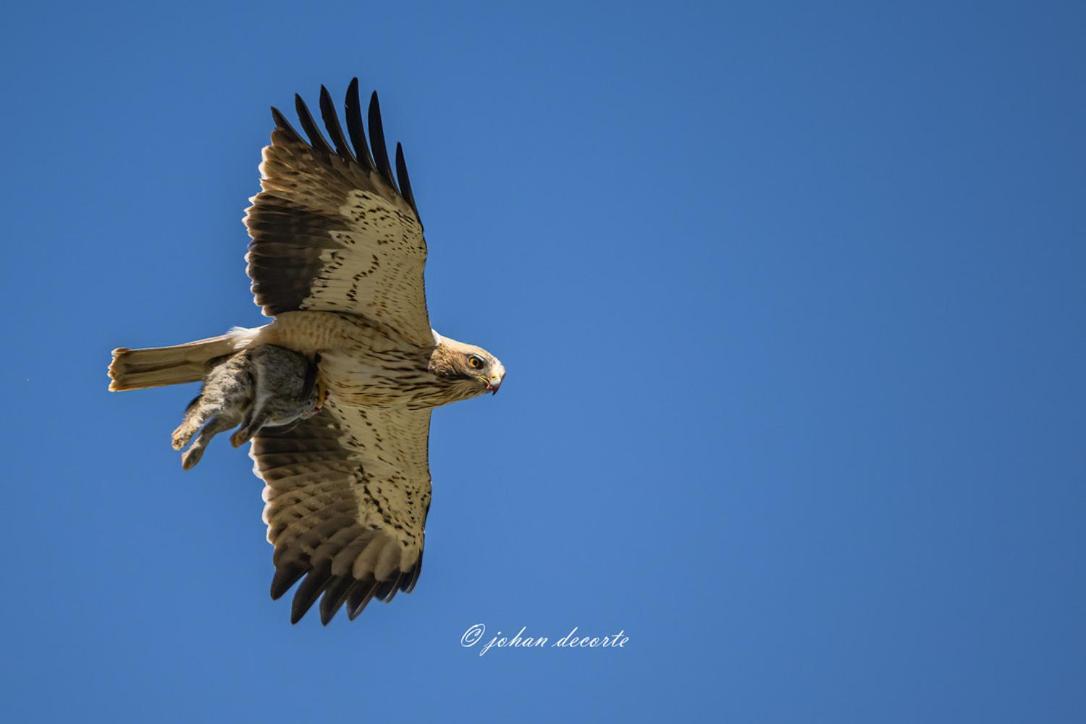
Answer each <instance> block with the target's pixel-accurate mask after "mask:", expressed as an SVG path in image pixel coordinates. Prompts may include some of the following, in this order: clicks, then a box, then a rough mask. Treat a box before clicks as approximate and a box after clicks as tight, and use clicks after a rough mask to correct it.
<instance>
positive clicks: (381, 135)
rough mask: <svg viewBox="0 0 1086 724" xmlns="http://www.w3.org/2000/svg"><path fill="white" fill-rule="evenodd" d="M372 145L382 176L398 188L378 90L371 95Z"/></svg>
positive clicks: (389, 183)
mask: <svg viewBox="0 0 1086 724" xmlns="http://www.w3.org/2000/svg"><path fill="white" fill-rule="evenodd" d="M369 119H370V146H371V147H372V148H373V160H374V161H376V162H377V170H378V171H379V172H380V173H381V177H382V178H384V180H385V182H386V183H387V184H388V185H389V186H391V187H392V188H396V182H395V181H393V180H392V165H391V164H390V163H389V162H388V147H387V146H385V131H384V126H382V125H381V103H380V102H379V101H378V100H377V91H374V92H373V94H372V95H370V112H369Z"/></svg>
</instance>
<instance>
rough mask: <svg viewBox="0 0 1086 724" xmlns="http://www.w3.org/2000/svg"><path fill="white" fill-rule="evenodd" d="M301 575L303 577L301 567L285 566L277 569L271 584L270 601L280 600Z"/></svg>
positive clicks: (303, 569)
mask: <svg viewBox="0 0 1086 724" xmlns="http://www.w3.org/2000/svg"><path fill="white" fill-rule="evenodd" d="M303 575H305V568H303V567H302V566H292V565H286V566H282V567H281V568H277V569H276V571H275V576H274V577H273V578H272V584H271V597H272V600H273V601H277V600H279V599H280V598H282V597H283V594H284V593H286V592H287V591H289V590H290V587H291V586H293V585H294V584H295V583H297V582H298V579H299V578H301V577H302V576H303Z"/></svg>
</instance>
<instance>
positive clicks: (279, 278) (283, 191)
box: [245, 78, 433, 344]
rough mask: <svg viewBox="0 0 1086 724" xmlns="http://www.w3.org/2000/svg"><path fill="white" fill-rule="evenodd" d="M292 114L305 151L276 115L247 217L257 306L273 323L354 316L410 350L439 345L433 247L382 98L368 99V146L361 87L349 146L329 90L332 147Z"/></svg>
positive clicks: (354, 99) (352, 95) (326, 108)
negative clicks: (431, 296)
mask: <svg viewBox="0 0 1086 724" xmlns="http://www.w3.org/2000/svg"><path fill="white" fill-rule="evenodd" d="M295 105H296V107H297V111H298V117H299V119H300V120H301V123H302V129H303V130H304V131H305V134H306V135H307V136H308V141H307V140H306V139H304V138H303V137H302V136H301V135H300V134H299V133H298V132H297V131H295V130H294V129H293V128H292V127H291V125H290V123H289V122H288V121H287V120H286V118H284V117H283V114H281V113H280V112H279V111H278V110H276V109H274V108H273V109H272V116H273V117H274V119H275V130H274V131H272V137H271V139H272V142H271V145H269V146H265V147H264V151H263V163H261V164H260V172H261V180H260V187H261V191H260V193H259V194H257V195H256V196H254V197H253V198H252V199H251V201H252V204H253V205H252V206H250V207H249V208H248V210H247V211H246V214H245V226H246V228H247V229H248V231H249V236H250V237H251V238H252V242H251V243H250V244H249V253H248V254H247V255H246V260H247V262H248V267H247V269H246V271H247V273H248V274H249V277H250V278H251V279H252V289H253V299H254V301H255V302H256V303H257V304H258V305H260V307H261V308H262V310H263V312H264V314H266V315H269V316H274V315H276V314H280V313H281V312H289V311H295V310H314V311H331V312H348V313H350V314H357V315H360V316H363V317H365V318H367V319H368V320H369V321H370V322H372V323H376V324H377V325H380V326H384V327H385V328H387V329H389V330H391V331H392V332H394V333H396V334H397V335H398V336H400V337H402V338H404V339H406V340H409V341H411V342H415V343H417V344H430V343H432V340H433V337H432V335H431V332H430V321H429V316H428V314H427V311H426V292H425V289H424V287H423V266H424V264H425V263H426V241H425V239H424V238H423V236H422V223H421V222H420V221H419V216H418V211H417V210H416V208H415V199H414V196H413V195H412V193H411V182H410V180H409V179H408V176H407V164H406V163H405V162H404V156H403V150H402V149H401V147H400V145H399V144H397V145H396V176H397V177H398V181H399V183H398V184H397V180H396V179H394V178H393V174H392V166H391V164H390V163H389V159H388V151H387V150H386V147H385V138H384V132H383V130H382V125H381V109H380V106H379V105H378V102H377V94H376V93H374V94H373V95H372V96H371V98H370V105H369V113H368V115H369V119H368V121H369V144H368V145H367V143H366V132H365V129H364V127H363V125H362V106H361V102H360V100H359V95H358V79H357V78H355V79H354V80H353V81H351V85H350V87H349V89H348V91H347V99H346V104H345V110H346V120H347V136H349V137H350V143H348V140H347V137H346V136H345V135H344V133H343V129H342V128H341V126H340V123H339V118H338V116H337V115H336V110H335V107H334V104H333V103H332V99H331V96H330V95H329V94H328V91H327V90H326V89H325V88H324V87H323V86H322V87H321V98H320V110H321V116H322V118H323V120H324V125H325V128H326V129H327V131H328V135H329V136H330V137H331V144H329V142H328V141H327V140H326V139H325V137H324V135H323V134H322V133H321V131H320V128H318V126H317V124H316V122H315V121H314V120H313V117H312V115H311V114H310V112H309V109H308V108H307V107H306V105H305V103H304V102H303V101H302V99H301V97H300V96H295ZM371 147H372V150H373V153H372V156H371V154H370V148H371Z"/></svg>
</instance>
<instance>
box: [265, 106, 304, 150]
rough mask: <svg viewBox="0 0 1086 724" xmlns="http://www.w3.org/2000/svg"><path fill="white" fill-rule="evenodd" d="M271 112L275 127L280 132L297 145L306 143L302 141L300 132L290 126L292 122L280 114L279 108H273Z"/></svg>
mask: <svg viewBox="0 0 1086 724" xmlns="http://www.w3.org/2000/svg"><path fill="white" fill-rule="evenodd" d="M271 112H272V120H273V121H275V127H276V128H277V129H278V130H280V131H282V132H283V133H285V134H287V136H288V137H289V138H290V140H291V141H293V142H295V143H305V141H303V140H302V137H301V136H299V135H298V132H297V131H295V130H294V126H292V125H290V121H288V120H287V119H286V116H284V115H283V114H282V113H280V112H279V109H278V108H276V107H275V106H272V109H271Z"/></svg>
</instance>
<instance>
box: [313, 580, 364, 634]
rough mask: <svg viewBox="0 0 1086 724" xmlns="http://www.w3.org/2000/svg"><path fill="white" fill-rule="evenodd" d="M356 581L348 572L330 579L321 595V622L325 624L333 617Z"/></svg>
mask: <svg viewBox="0 0 1086 724" xmlns="http://www.w3.org/2000/svg"><path fill="white" fill-rule="evenodd" d="M357 583H358V582H357V581H356V580H355V579H354V578H352V577H351V576H350V575H349V574H348V575H346V576H340V577H338V578H334V579H332V582H331V583H330V584H328V588H326V589H325V590H324V595H323V596H322V597H321V608H320V610H321V623H322V624H323V625H325V626H327V625H328V624H329V622H330V621H331V620H332V619H333V618H334V617H335V615H336V612H337V611H339V609H340V607H341V606H342V605H343V602H344V601H346V600H347V595H348V594H349V593H350V592H351V589H352V588H354V586H355V585H356V584H357Z"/></svg>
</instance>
